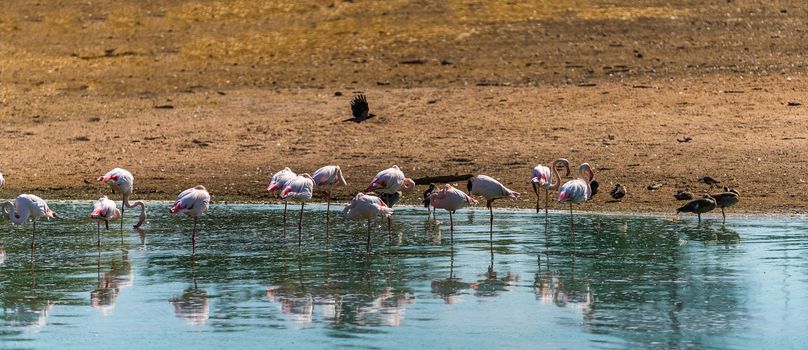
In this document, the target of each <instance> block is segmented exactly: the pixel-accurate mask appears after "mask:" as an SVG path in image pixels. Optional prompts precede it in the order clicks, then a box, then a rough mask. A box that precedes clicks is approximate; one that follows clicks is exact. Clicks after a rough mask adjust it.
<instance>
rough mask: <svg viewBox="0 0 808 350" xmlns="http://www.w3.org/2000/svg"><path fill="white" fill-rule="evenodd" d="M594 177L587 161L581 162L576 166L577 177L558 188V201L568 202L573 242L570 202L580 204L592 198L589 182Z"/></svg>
mask: <svg viewBox="0 0 808 350" xmlns="http://www.w3.org/2000/svg"><path fill="white" fill-rule="evenodd" d="M593 177H595V172H594V171H593V170H592V167H591V166H589V163H583V164H581V166H580V167H578V178H577V179H574V180H570V181H567V182H565V183H564V184H563V185H562V186H561V189H559V190H558V203H560V204H564V203H569V204H570V228H571V229H572V230H573V231H572V239H573V243H574V242H575V227H574V223H573V218H572V203H575V204H581V203H583V202H586V201H588V200H590V199H592V188H591V187H590V185H589V184H590V182H591V181H592V178H593Z"/></svg>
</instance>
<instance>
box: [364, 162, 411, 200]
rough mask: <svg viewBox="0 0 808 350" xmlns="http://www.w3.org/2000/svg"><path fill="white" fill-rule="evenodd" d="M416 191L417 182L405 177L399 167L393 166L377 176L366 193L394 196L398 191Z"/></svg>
mask: <svg viewBox="0 0 808 350" xmlns="http://www.w3.org/2000/svg"><path fill="white" fill-rule="evenodd" d="M414 189H415V181H413V180H412V179H410V178H407V177H405V176H404V172H402V171H401V169H399V168H398V165H393V166H392V167H390V168H387V169H384V170H382V171H380V172H379V173H378V174H376V176H375V177H374V178H373V181H371V182H370V185H368V187H367V188H366V189H365V191H366V192H370V191H373V192H378V193H389V194H394V193H396V192H398V191H404V192H412V191H413V190H414Z"/></svg>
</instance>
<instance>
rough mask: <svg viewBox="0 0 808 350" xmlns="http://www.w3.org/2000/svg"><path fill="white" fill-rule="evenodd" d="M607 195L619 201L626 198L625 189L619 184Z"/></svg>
mask: <svg viewBox="0 0 808 350" xmlns="http://www.w3.org/2000/svg"><path fill="white" fill-rule="evenodd" d="M609 195H610V196H612V198H614V199H615V200H617V201H619V200H621V199H623V197H625V196H626V188H625V187H623V185H621V184H615V185H614V188H613V189H612V191H611V192H609Z"/></svg>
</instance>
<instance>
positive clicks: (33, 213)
mask: <svg viewBox="0 0 808 350" xmlns="http://www.w3.org/2000/svg"><path fill="white" fill-rule="evenodd" d="M2 210H3V216H4V217H5V218H6V219H10V220H11V222H13V223H15V224H21V223H23V222H26V221H28V219H29V218H30V219H31V221H32V222H33V226H34V227H33V230H32V231H31V260H32V261H33V260H34V254H35V252H36V221H37V220H38V219H39V218H41V217H45V218H46V219H50V218H58V217H59V215H57V214H56V212H54V211H53V210H51V209H50V208H49V207H48V203H46V202H45V200H43V199H42V198H39V197H37V196H35V195H32V194H21V195H19V196H17V198H16V199H15V200H14V202H13V203H12V202H11V201H6V202H5V203H3V207H2ZM11 214H14V215H13V216H12V215H11Z"/></svg>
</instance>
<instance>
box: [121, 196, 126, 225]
mask: <svg viewBox="0 0 808 350" xmlns="http://www.w3.org/2000/svg"><path fill="white" fill-rule="evenodd" d="M124 210H126V195H125V194H124V196H123V199H121V234H123V211H124Z"/></svg>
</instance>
